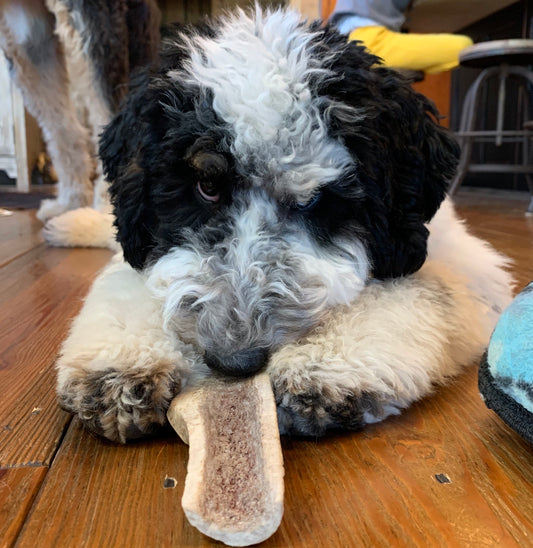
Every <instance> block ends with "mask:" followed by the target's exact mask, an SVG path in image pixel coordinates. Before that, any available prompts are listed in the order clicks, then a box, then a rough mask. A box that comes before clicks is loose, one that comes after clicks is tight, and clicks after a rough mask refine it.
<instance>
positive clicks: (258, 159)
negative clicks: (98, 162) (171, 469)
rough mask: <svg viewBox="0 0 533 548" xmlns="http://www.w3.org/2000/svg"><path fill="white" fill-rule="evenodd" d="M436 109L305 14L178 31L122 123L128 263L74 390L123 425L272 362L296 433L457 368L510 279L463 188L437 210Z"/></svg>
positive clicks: (95, 314) (117, 156) (134, 429)
mask: <svg viewBox="0 0 533 548" xmlns="http://www.w3.org/2000/svg"><path fill="white" fill-rule="evenodd" d="M436 115H437V113H436V111H435V109H434V107H433V106H432V104H431V103H429V102H428V101H427V99H425V98H424V97H422V96H421V95H419V94H417V93H415V92H414V91H413V90H412V89H411V87H410V86H409V85H408V83H407V82H406V81H405V80H403V79H402V78H401V77H400V76H399V75H398V74H396V73H395V72H393V71H391V70H389V69H386V68H384V67H381V66H380V65H379V63H378V60H377V59H376V58H375V57H373V56H372V55H370V54H369V53H368V52H366V51H365V50H364V48H362V47H361V46H360V45H359V44H356V43H348V44H347V43H346V42H345V39H344V38H343V37H342V36H340V35H339V34H338V33H337V32H336V31H334V30H333V29H331V28H329V27H321V26H319V25H317V24H314V23H313V24H310V25H309V24H306V23H304V22H302V21H300V19H299V18H298V16H297V15H296V14H294V13H293V12H290V11H284V10H280V11H274V12H264V13H263V12H261V11H260V10H256V12H255V13H252V14H245V13H244V12H240V11H239V12H237V13H236V14H234V15H231V16H227V17H226V18H223V19H222V20H221V21H219V22H218V23H217V24H212V25H209V24H208V25H205V26H203V27H201V28H196V27H195V28H193V27H190V28H189V27H188V28H178V27H174V28H172V29H170V30H169V32H168V34H167V36H166V38H165V39H164V40H163V46H162V53H161V62H160V65H159V67H157V68H155V67H152V68H150V69H147V70H145V71H143V72H142V73H140V74H138V75H137V77H136V78H135V80H134V81H133V82H132V86H131V90H130V94H129V95H128V98H127V100H126V102H125V104H124V106H123V108H122V109H121V110H120V111H119V113H118V114H117V115H116V116H115V118H114V119H113V120H112V122H111V123H110V124H109V125H108V127H107V128H106V130H105V132H104V134H103V136H102V141H101V155H102V160H103V165H104V168H105V170H106V173H107V175H108V177H109V180H110V181H111V187H110V190H111V196H112V202H113V205H114V212H115V216H116V220H115V227H116V233H117V239H118V241H119V242H120V244H121V246H122V249H123V252H124V258H125V261H126V263H120V261H119V262H117V263H116V264H115V265H113V266H111V267H110V268H109V269H108V270H106V271H104V272H103V273H102V274H101V275H100V277H99V278H98V280H97V282H96V283H95V286H94V287H93V289H92V290H91V293H90V295H89V297H88V300H87V302H86V304H85V306H84V309H83V310H82V312H81V314H80V316H79V317H78V318H77V320H76V322H75V323H74V326H73V329H72V332H71V334H70V336H69V338H68V339H67V341H66V342H65V344H64V347H63V351H62V356H61V358H60V360H59V362H58V383H59V384H58V390H59V394H60V398H61V401H62V402H63V405H65V406H67V407H68V408H69V409H70V410H71V411H72V412H74V413H77V414H78V415H79V416H81V417H82V419H83V420H85V421H86V422H87V424H88V426H89V427H90V428H92V429H94V430H96V431H97V432H99V433H102V434H103V435H104V436H106V437H109V438H111V439H115V440H120V441H124V440H125V439H127V438H128V437H130V433H133V434H135V433H139V432H140V433H147V432H149V431H150V430H151V429H152V426H153V425H154V424H156V425H157V424H160V423H161V422H162V420H163V415H162V413H163V410H164V409H165V406H166V405H168V401H169V399H170V398H171V397H172V396H173V395H174V394H175V393H176V392H177V391H179V390H180V388H181V386H182V385H183V383H186V382H190V380H191V378H192V377H194V376H195V375H204V374H208V371H209V368H211V369H216V370H219V371H222V372H223V373H224V374H231V375H243V374H252V373H254V372H255V371H257V370H258V369H260V368H262V367H266V368H267V370H268V372H269V374H270V377H271V379H272V385H273V387H274V392H275V395H276V401H277V404H278V411H279V423H280V429H281V431H282V432H287V433H298V434H313V435H320V434H323V433H324V432H326V431H327V430H328V429H331V428H339V427H341V428H358V427H361V426H363V425H364V424H367V423H370V422H376V421H378V420H381V419H383V418H385V417H386V416H388V415H390V414H394V413H398V412H400V410H401V409H403V408H405V407H407V406H408V405H409V404H410V403H412V402H413V401H415V400H416V399H418V398H420V397H422V396H424V395H426V394H428V393H429V392H430V391H431V390H432V389H433V386H434V385H436V384H440V383H442V382H444V381H445V380H447V379H448V378H450V377H452V376H453V375H455V374H457V373H458V372H459V371H460V369H461V367H462V366H464V365H466V364H468V363H469V362H470V361H471V360H472V359H474V358H475V357H476V356H477V355H479V354H480V352H481V350H482V347H483V345H484V344H485V342H486V340H487V339H488V336H489V334H490V330H491V328H492V326H493V324H494V322H495V318H496V316H497V310H498V309H500V308H502V307H503V306H505V305H506V304H507V302H508V300H509V299H510V291H511V290H510V286H511V280H510V277H509V275H508V274H506V272H505V270H504V267H505V259H503V258H502V257H501V256H499V255H498V254H497V253H495V252H494V251H493V250H492V249H490V248H489V246H488V245H486V244H484V243H483V242H481V241H480V240H478V239H476V238H474V237H473V236H470V235H469V234H468V233H467V231H466V229H465V228H464V226H463V225H462V224H461V222H460V221H459V220H458V219H457V218H456V216H455V214H454V212H453V208H452V206H451V204H450V203H448V202H444V204H443V206H442V207H441V209H440V210H439V211H438V213H437V215H436V217H435V218H434V219H433V220H432V221H431V223H430V224H429V225H428V222H429V221H430V220H431V219H432V217H433V216H434V214H435V212H436V211H437V209H438V208H439V206H440V204H441V202H442V200H443V199H444V196H445V190H446V186H447V182H448V180H449V178H450V177H451V176H452V174H453V171H454V169H455V165H456V163H457V157H458V148H457V145H456V143H455V141H454V140H453V139H452V138H451V137H450V135H449V134H448V133H447V132H446V130H444V129H443V128H442V127H441V126H439V124H438V123H437V122H436ZM430 232H431V235H430ZM102 233H103V232H100V234H102ZM428 237H429V240H428ZM428 250H429V260H428V261H426V257H427V254H428ZM143 371H144V378H143Z"/></svg>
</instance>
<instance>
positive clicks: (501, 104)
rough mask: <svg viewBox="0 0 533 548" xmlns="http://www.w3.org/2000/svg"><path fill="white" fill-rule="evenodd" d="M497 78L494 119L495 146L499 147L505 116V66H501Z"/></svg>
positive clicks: (506, 72)
mask: <svg viewBox="0 0 533 548" xmlns="http://www.w3.org/2000/svg"><path fill="white" fill-rule="evenodd" d="M500 68H501V70H500V74H499V77H498V80H499V86H498V113H497V117H496V146H498V147H499V146H501V144H502V142H503V135H502V131H503V115H504V114H505V81H506V80H507V74H508V71H507V66H506V65H501V67H500Z"/></svg>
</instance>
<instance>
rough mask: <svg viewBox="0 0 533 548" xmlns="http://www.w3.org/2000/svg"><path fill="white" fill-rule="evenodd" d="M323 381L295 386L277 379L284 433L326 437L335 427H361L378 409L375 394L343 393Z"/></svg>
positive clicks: (277, 396)
mask: <svg viewBox="0 0 533 548" xmlns="http://www.w3.org/2000/svg"><path fill="white" fill-rule="evenodd" d="M319 384H320V383H317V384H313V383H312V382H310V383H309V385H307V386H304V387H302V386H300V387H295V386H294V385H292V386H291V383H290V382H287V380H286V379H275V380H274V382H273V387H274V395H275V398H276V404H277V408H278V423H279V428H280V432H281V433H282V434H292V435H303V436H322V435H324V434H325V433H326V432H327V431H328V430H331V429H344V430H359V429H361V428H362V427H363V426H364V425H365V424H367V423H369V422H375V421H372V420H371V417H374V416H375V415H374V414H377V412H378V407H379V405H378V402H377V401H376V398H375V397H373V396H372V395H371V394H364V393H363V394H355V393H350V392H345V393H341V392H340V391H337V390H330V389H328V387H325V386H323V385H321V386H319Z"/></svg>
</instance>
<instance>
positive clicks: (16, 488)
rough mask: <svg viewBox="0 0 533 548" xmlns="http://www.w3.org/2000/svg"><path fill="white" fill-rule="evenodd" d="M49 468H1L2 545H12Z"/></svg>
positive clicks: (0, 523)
mask: <svg viewBox="0 0 533 548" xmlns="http://www.w3.org/2000/svg"><path fill="white" fill-rule="evenodd" d="M47 470H48V469H47V468H45V467H43V466H40V467H37V468H11V469H9V470H7V469H0V501H1V503H0V547H1V548H7V547H8V546H12V545H13V543H14V541H15V539H16V538H17V535H18V533H19V531H20V529H21V528H22V525H23V523H24V520H25V518H26V515H27V513H28V511H29V509H30V507H31V505H32V503H33V500H34V498H35V495H36V493H37V491H38V489H39V487H40V485H41V483H42V482H43V480H44V477H45V475H46V472H47Z"/></svg>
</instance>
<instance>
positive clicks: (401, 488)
mask: <svg viewBox="0 0 533 548" xmlns="http://www.w3.org/2000/svg"><path fill="white" fill-rule="evenodd" d="M457 201H458V205H459V210H460V212H461V214H462V215H463V216H464V217H465V218H466V219H467V220H468V222H469V224H470V226H471V228H472V230H473V232H474V233H475V234H477V235H479V236H481V237H483V238H486V239H487V240H489V241H490V242H491V243H492V244H493V245H494V246H495V247H496V248H498V249H499V250H501V251H503V252H505V253H507V254H508V255H509V256H510V257H511V258H512V259H513V261H514V266H513V272H514V274H515V276H516V279H517V288H518V289H519V288H521V287H523V286H524V285H526V283H528V282H529V281H530V280H532V279H533V218H531V217H529V218H528V217H525V216H524V211H525V209H526V207H527V203H528V197H527V195H526V194H520V193H518V194H511V193H502V192H490V191H483V192H480V191H470V190H468V189H465V190H462V191H461V192H460V193H459V197H458V200H457ZM39 228H40V225H39V223H38V222H37V221H36V220H35V217H34V212H15V213H14V214H13V216H11V217H0V547H12V546H13V547H17V548H25V547H28V548H29V547H31V548H33V547H43V548H48V547H50V548H63V547H64V548H72V547H90V548H92V547H115V546H116V547H128V548H130V547H143V548H144V547H157V548H159V547H167V546H168V547H170V546H187V547H197V546H216V545H220V544H219V543H216V542H214V541H210V540H209V539H207V538H206V537H204V536H203V535H201V534H200V533H199V532H197V531H196V529H194V528H192V527H191V526H190V525H189V524H188V523H187V521H186V520H185V518H184V516H183V513H182V510H181V506H180V499H181V494H182V491H183V484H184V480H185V472H186V463H187V447H186V446H185V445H184V444H183V443H182V442H181V441H179V440H178V438H177V437H176V436H174V435H172V434H169V435H168V436H166V437H164V436H163V437H160V438H158V439H154V440H147V441H142V442H138V443H134V444H131V445H127V446H117V445H113V444H111V443H106V442H103V441H100V440H97V439H95V438H93V437H92V436H90V435H89V434H88V433H87V432H86V431H85V430H84V429H83V428H82V427H81V425H80V424H79V422H78V421H77V420H71V419H70V417H69V416H68V415H67V414H65V413H64V412H62V411H61V410H59V409H58V408H57V405H56V402H55V394H54V383H55V379H54V361H55V358H56V355H57V352H58V349H59V346H60V343H61V341H62V339H63V338H64V337H65V335H66V332H67V330H68V326H69V323H70V321H71V319H72V318H73V317H74V315H75V314H76V313H77V311H78V310H79V307H80V306H81V299H82V298H83V296H84V295H85V294H86V292H87V290H88V288H89V286H90V283H91V281H92V279H93V278H94V276H95V275H96V273H97V272H98V270H99V269H100V268H101V267H102V266H103V265H104V264H105V263H106V261H107V260H108V259H109V257H110V252H108V251H106V250H87V249H71V250H68V249H51V248H48V247H46V246H45V245H44V244H43V243H42V240H41V238H40V234H39ZM282 445H283V454H284V459H285V470H286V476H285V487H286V498H285V514H284V517H283V521H282V524H281V527H280V529H279V530H278V531H277V532H276V534H275V535H274V536H273V537H272V538H271V539H269V540H268V541H266V542H265V543H264V546H268V547H285V546H287V547H302V548H303V547H305V548H307V547H324V548H326V547H327V548H336V547H339V548H340V547H351V546H353V547H356V546H357V547H359V546H363V547H367V546H368V547H374V546H383V547H385V546H393V547H396V546H398V547H403V546H406V547H407V546H417V547H427V546H465V547H470V546H498V547H500V546H504V547H507V546H520V547H527V546H533V447H532V446H531V445H528V444H527V443H526V442H525V441H523V440H522V439H521V438H520V437H519V436H518V435H517V434H516V433H515V432H513V431H512V430H510V429H509V428H508V427H507V426H506V425H505V424H504V423H503V422H502V421H501V420H500V419H499V418H498V417H497V416H496V415H495V414H494V413H492V412H491V411H489V410H488V409H487V408H486V407H485V405H484V404H483V402H482V401H481V399H480V397H479V395H478V391H477V371H476V368H475V364H474V366H473V367H472V368H470V369H469V370H468V371H467V372H466V373H465V374H464V375H462V376H461V377H460V378H459V379H457V380H456V381H455V382H454V383H453V384H452V385H450V386H447V387H445V388H442V389H441V390H439V391H438V392H437V393H436V394H435V395H434V396H432V397H430V398H427V399H426V400H423V401H421V402H419V403H418V404H416V405H414V406H413V407H412V408H411V409H409V410H408V411H407V412H405V413H404V414H403V415H401V416H400V417H393V418H391V419H389V420H387V421H385V422H384V423H381V424H377V425H374V426H371V427H368V428H366V429H365V430H364V431H362V432H359V433H352V434H343V435H336V436H329V437H327V438H325V439H320V440H314V439H305V440H303V439H291V438H285V439H283V440H282ZM439 474H442V475H444V476H443V477H446V478H448V479H449V482H448V483H440V482H439V481H438V480H437V478H436V476H437V475H439ZM168 477H171V478H174V479H175V487H173V488H172V487H171V488H167V487H166V486H165V485H166V483H165V479H166V478H168Z"/></svg>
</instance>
